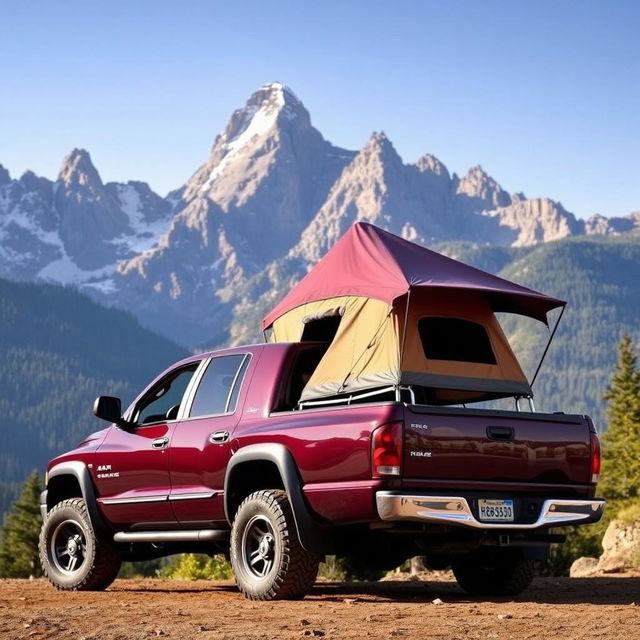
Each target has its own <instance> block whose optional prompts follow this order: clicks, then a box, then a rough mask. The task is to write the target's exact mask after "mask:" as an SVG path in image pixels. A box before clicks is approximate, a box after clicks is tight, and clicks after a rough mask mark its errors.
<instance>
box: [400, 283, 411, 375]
mask: <svg viewBox="0 0 640 640" xmlns="http://www.w3.org/2000/svg"><path fill="white" fill-rule="evenodd" d="M410 300H411V287H409V288H408V289H407V307H406V309H405V311H404V327H403V329H402V346H401V347H400V368H401V369H402V359H403V358H404V343H405V342H406V340H407V324H408V323H409V301H410Z"/></svg>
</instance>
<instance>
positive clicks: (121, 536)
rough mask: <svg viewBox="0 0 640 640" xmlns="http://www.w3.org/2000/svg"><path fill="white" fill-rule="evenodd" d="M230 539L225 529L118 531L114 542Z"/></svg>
mask: <svg viewBox="0 0 640 640" xmlns="http://www.w3.org/2000/svg"><path fill="white" fill-rule="evenodd" d="M228 539H229V532H228V531H225V530H224V529H200V530H196V531H118V533H116V534H115V535H114V536H113V541H114V542H222V541H224V540H228Z"/></svg>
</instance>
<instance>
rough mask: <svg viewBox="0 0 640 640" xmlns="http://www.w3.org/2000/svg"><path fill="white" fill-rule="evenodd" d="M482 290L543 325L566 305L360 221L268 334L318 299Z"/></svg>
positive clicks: (495, 304)
mask: <svg viewBox="0 0 640 640" xmlns="http://www.w3.org/2000/svg"><path fill="white" fill-rule="evenodd" d="M417 287H419V288H432V289H434V290H438V289H440V290H447V291H452V290H453V291H476V292H479V293H481V294H483V296H484V297H485V299H486V300H487V302H488V303H489V305H490V306H491V308H492V310H493V311H504V312H508V313H516V314H520V315H524V316H528V317H531V318H535V319H536V320H540V321H542V322H546V321H547V313H548V312H549V311H551V310H552V309H555V308H557V307H561V306H564V305H565V302H564V301H563V300H559V299H557V298H553V297H551V296H547V295H545V294H543V293H540V292H538V291H534V290H533V289H528V288H527V287H523V286H521V285H519V284H516V283H514V282H510V281H509V280H505V279H504V278H499V277H498V276H494V275H492V274H490V273H487V272H486V271H482V270H480V269H476V268H475V267H470V266H469V265H466V264H464V263H462V262H458V261H457V260H453V259H452V258H448V257H446V256H443V255H441V254H439V253H436V252H435V251H431V250H430V249H426V248H424V247H421V246H419V245H417V244H414V243H412V242H409V241H407V240H403V239H402V238H400V237H398V236H396V235H393V234H392V233H389V232H388V231H383V230H382V229H379V228H378V227H375V226H374V225H372V224H368V223H365V222H357V223H355V224H354V225H352V226H351V227H350V229H349V230H348V231H347V232H346V233H345V234H344V235H343V236H342V238H340V240H339V241H338V242H337V243H336V244H335V245H334V246H333V248H332V249H331V250H330V251H329V252H328V253H327V254H326V255H325V256H324V258H322V260H320V262H318V264H317V265H316V266H315V267H314V268H313V269H312V270H311V271H310V272H309V273H308V274H307V275H306V276H305V277H304V278H303V279H302V280H301V281H300V282H299V283H298V284H297V285H296V286H295V287H293V289H292V290H291V291H290V292H289V293H288V294H287V295H286V296H285V297H284V298H283V299H282V300H281V301H280V302H279V303H278V304H277V305H276V306H275V307H274V308H273V309H272V310H271V312H269V313H268V314H267V315H266V316H265V317H264V319H263V321H262V326H263V329H267V328H269V327H270V326H271V325H272V324H273V322H274V321H275V320H276V319H277V318H279V317H280V316H282V315H284V314H285V313H287V312H288V311H290V310H291V309H294V308H296V307H298V306H300V305H303V304H305V303H307V302H311V301H314V300H324V299H328V298H335V297H340V296H362V297H368V298H374V299H377V300H382V301H384V302H387V303H388V304H392V302H393V301H394V300H395V299H397V298H399V297H400V296H402V295H405V294H406V293H407V291H409V290H410V289H413V288H417Z"/></svg>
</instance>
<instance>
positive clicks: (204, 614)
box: [0, 574, 640, 640]
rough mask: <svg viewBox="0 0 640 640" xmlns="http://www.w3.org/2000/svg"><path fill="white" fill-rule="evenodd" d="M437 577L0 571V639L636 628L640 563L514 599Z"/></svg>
mask: <svg viewBox="0 0 640 640" xmlns="http://www.w3.org/2000/svg"><path fill="white" fill-rule="evenodd" d="M436 578H437V581H429V582H422V581H417V580H413V581H404V582H400V581H397V582H379V583H352V584H338V583H331V582H319V583H318V584H317V585H316V587H315V588H314V590H313V592H312V593H311V594H310V595H309V596H308V597H307V598H306V599H305V600H303V601H299V602H250V601H248V600H245V599H244V598H243V597H242V596H241V595H240V594H239V593H238V592H237V591H236V589H235V587H234V585H233V584H232V583H230V582H208V581H198V582H177V581H159V580H119V581H116V582H115V583H114V584H113V585H112V587H110V588H109V590H107V591H106V592H102V593H67V592H60V591H56V590H55V589H53V588H52V587H51V586H50V585H49V584H48V583H47V582H46V581H44V580H32V581H28V580H0V638H2V639H3V640H4V639H5V638H6V639H7V640H18V639H23V638H25V639H30V638H34V639H35V640H40V639H43V638H55V639H56V640H58V639H59V640H66V639H73V640H81V639H85V640H90V639H92V640H93V639H95V640H142V639H147V638H158V637H161V638H167V639H169V638H179V639H181V640H187V639H190V638H197V639H198V640H214V639H215V640H223V639H229V640H235V639H236V638H251V639H253V638H260V639H271V638H278V639H292V638H296V639H297V638H304V637H309V638H327V639H331V638H340V639H342V638H346V639H354V638H358V639H359V640H364V639H365V638H407V639H409V638H410V639H412V640H413V639H418V638H430V639H432V638H433V639H447V640H454V639H458V640H471V639H483V640H484V639H503V638H504V639H505V640H506V639H511V638H513V639H516V640H520V639H527V638H531V639H533V638H536V639H537V638H546V639H547V638H548V639H551V638H562V640H573V639H587V638H589V639H591V638H619V637H622V636H624V638H625V640H632V639H634V638H640V574H616V575H615V576H604V577H603V576H600V577H592V578H582V579H576V578H573V579H572V578H539V579H537V580H536V581H534V583H533V585H532V586H531V588H530V589H529V590H528V591H526V592H525V593H524V594H523V595H522V596H520V597H518V598H516V599H495V600H492V601H487V600H483V599H477V598H470V597H468V596H467V595H465V594H463V593H462V592H461V591H460V589H459V588H458V587H457V586H456V584H455V582H453V581H452V579H451V578H450V576H447V575H444V576H437V577H436Z"/></svg>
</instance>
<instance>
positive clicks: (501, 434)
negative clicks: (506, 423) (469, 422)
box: [487, 427, 516, 441]
mask: <svg viewBox="0 0 640 640" xmlns="http://www.w3.org/2000/svg"><path fill="white" fill-rule="evenodd" d="M515 435H516V430H515V429H514V428H513V427H487V437H488V438H489V440H504V441H508V440H513V438H514V437H515Z"/></svg>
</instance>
